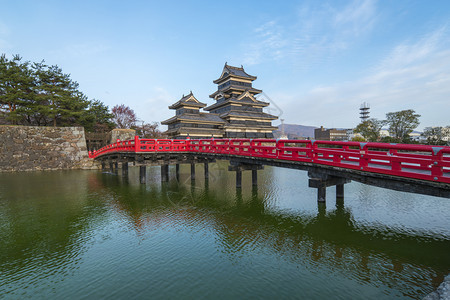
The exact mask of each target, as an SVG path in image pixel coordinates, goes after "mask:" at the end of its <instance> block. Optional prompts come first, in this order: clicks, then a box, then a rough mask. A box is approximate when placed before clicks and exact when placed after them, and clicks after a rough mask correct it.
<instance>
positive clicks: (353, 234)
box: [100, 176, 450, 297]
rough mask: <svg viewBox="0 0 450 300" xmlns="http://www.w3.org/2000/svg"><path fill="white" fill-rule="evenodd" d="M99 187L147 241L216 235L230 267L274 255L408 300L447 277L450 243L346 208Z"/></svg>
mask: <svg viewBox="0 0 450 300" xmlns="http://www.w3.org/2000/svg"><path fill="white" fill-rule="evenodd" d="M100 180H101V181H102V182H103V184H104V185H105V186H108V187H109V188H110V189H112V190H113V191H114V192H115V197H114V198H115V199H116V201H115V205H116V207H117V210H118V212H120V213H122V214H124V215H125V216H127V218H129V220H130V226H133V227H134V229H135V231H136V233H137V234H138V235H142V238H145V232H146V231H152V230H155V229H156V228H160V227H165V226H169V225H170V226H175V227H178V226H179V227H178V228H183V230H184V229H188V230H193V231H199V230H204V229H208V230H211V229H212V230H213V231H214V232H215V235H216V236H217V247H218V249H220V252H221V253H223V255H226V256H227V257H228V258H229V259H230V260H239V259H241V258H243V257H245V256H247V255H264V253H267V252H269V253H273V254H275V255H276V256H278V257H279V258H281V259H283V260H285V261H288V262H290V263H293V264H296V265H297V266H298V267H301V268H307V269H311V268H316V267H320V268H321V269H322V270H326V271H325V272H329V273H331V274H336V276H342V277H345V278H350V279H354V280H357V281H358V282H360V283H367V282H370V283H372V284H375V285H377V286H378V285H385V286H395V287H396V288H397V289H398V290H400V291H401V292H402V293H403V294H404V295H405V296H409V297H418V296H420V295H424V294H426V293H428V292H430V289H429V287H430V286H431V285H433V286H435V287H436V286H437V285H439V283H440V282H441V281H442V280H443V277H444V276H445V275H446V274H447V273H448V266H449V265H450V257H449V256H448V249H450V240H448V238H445V237H442V236H432V235H430V234H428V233H420V232H417V231H415V232H413V231H408V230H402V229H399V228H388V227H387V226H384V225H381V224H369V225H367V224H361V223H358V222H357V221H355V219H354V217H353V215H352V213H351V211H350V210H349V209H346V207H345V206H344V203H343V201H339V200H338V201H337V202H336V206H335V208H334V209H332V210H331V211H330V210H328V211H327V210H326V209H325V206H324V205H323V204H321V203H318V210H317V213H316V214H315V215H311V214H307V213H301V212H292V211H282V210H277V209H273V208H271V207H269V206H268V205H267V203H266V202H265V200H264V199H265V195H264V194H263V192H261V191H258V189H257V188H256V187H254V188H253V190H252V193H251V195H248V194H242V191H241V190H237V191H236V193H235V194H234V196H232V197H229V196H227V195H224V194H223V193H221V192H220V191H218V190H215V189H211V188H210V186H209V184H206V185H205V186H204V187H199V186H194V185H191V186H189V185H185V184H179V183H178V182H177V181H175V180H172V181H169V182H167V183H162V184H155V185H150V186H147V187H146V186H142V185H140V186H132V185H128V184H127V183H126V182H124V181H122V180H121V178H119V177H118V176H116V177H114V176H100ZM180 230H181V229H180ZM406 283H408V284H406ZM411 284H413V285H414V286H415V287H416V289H414V290H411V288H410V285H411Z"/></svg>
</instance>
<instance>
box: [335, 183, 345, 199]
mask: <svg viewBox="0 0 450 300" xmlns="http://www.w3.org/2000/svg"><path fill="white" fill-rule="evenodd" d="M336 199H344V184H337V185H336Z"/></svg>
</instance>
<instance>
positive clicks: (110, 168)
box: [109, 161, 114, 173]
mask: <svg viewBox="0 0 450 300" xmlns="http://www.w3.org/2000/svg"><path fill="white" fill-rule="evenodd" d="M109 171H110V172H111V173H114V163H113V162H112V161H110V162H109Z"/></svg>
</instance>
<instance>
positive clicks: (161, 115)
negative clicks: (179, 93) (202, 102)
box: [133, 87, 179, 129]
mask: <svg viewBox="0 0 450 300" xmlns="http://www.w3.org/2000/svg"><path fill="white" fill-rule="evenodd" d="M149 92H150V95H148V96H147V98H146V100H144V101H142V102H138V101H136V102H135V103H133V107H135V109H136V114H137V116H138V118H139V119H141V120H144V121H146V122H153V121H156V120H158V121H159V122H160V121H163V120H166V119H168V118H170V117H172V116H173V115H174V112H173V111H172V110H170V109H168V108H167V107H168V106H169V105H171V104H173V103H174V102H176V101H178V100H179V97H178V98H177V97H174V96H173V95H171V94H170V93H169V92H168V91H167V90H166V89H165V88H163V87H153V88H151V89H150V91H149ZM163 129H164V126H163Z"/></svg>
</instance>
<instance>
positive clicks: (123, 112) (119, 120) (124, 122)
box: [111, 104, 137, 129]
mask: <svg viewBox="0 0 450 300" xmlns="http://www.w3.org/2000/svg"><path fill="white" fill-rule="evenodd" d="M111 112H112V114H113V118H112V120H113V122H114V123H115V124H116V126H117V128H121V129H126V128H132V127H136V121H137V117H136V114H135V112H134V110H132V109H131V108H129V107H128V106H125V105H124V104H121V105H116V106H114V107H113V108H112V109H111Z"/></svg>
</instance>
